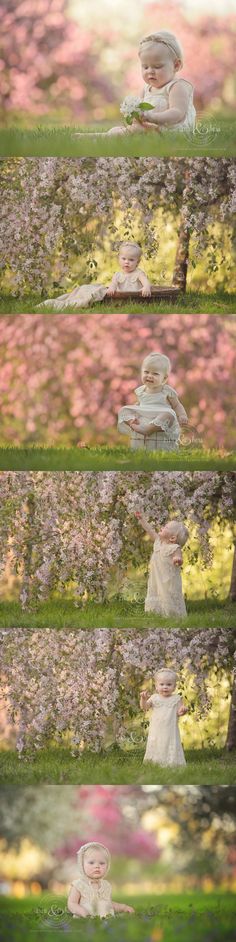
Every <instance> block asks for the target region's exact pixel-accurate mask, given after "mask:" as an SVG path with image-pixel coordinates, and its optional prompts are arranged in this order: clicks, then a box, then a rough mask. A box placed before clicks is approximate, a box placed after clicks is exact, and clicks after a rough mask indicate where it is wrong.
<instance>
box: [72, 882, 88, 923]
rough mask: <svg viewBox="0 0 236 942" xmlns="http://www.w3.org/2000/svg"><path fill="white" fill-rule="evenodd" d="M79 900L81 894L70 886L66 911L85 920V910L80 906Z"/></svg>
mask: <svg viewBox="0 0 236 942" xmlns="http://www.w3.org/2000/svg"><path fill="white" fill-rule="evenodd" d="M80 899H81V893H80V892H79V890H77V889H76V887H75V886H71V888H70V892H69V896H68V900H67V907H68V910H69V912H70V913H72V914H73V916H83V918H85V917H86V916H87V915H88V913H87V912H86V909H84V907H83V906H81V905H80Z"/></svg>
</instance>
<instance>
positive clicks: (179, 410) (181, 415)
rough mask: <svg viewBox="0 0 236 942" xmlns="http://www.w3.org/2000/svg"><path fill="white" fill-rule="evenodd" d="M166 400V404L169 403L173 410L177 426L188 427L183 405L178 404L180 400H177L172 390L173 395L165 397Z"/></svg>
mask: <svg viewBox="0 0 236 942" xmlns="http://www.w3.org/2000/svg"><path fill="white" fill-rule="evenodd" d="M167 399H168V402H169V403H170V406H171V408H172V409H174V412H175V414H176V417H177V419H178V422H179V424H180V425H188V416H187V412H185V408H184V406H183V403H182V402H180V399H178V396H177V393H174V390H173V395H172V394H170V395H169V396H167Z"/></svg>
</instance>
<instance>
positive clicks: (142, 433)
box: [118, 353, 188, 451]
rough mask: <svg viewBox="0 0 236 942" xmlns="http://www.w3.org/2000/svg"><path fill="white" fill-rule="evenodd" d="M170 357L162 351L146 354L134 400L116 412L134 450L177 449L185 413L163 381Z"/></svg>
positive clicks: (121, 430) (186, 419) (119, 423)
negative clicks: (129, 436) (140, 383)
mask: <svg viewBox="0 0 236 942" xmlns="http://www.w3.org/2000/svg"><path fill="white" fill-rule="evenodd" d="M170 369H171V364H170V360H169V358H168V357H166V356H164V354H162V353H149V355H148V356H147V357H145V359H144V360H143V363H142V370H141V376H142V382H143V385H142V386H138V387H137V389H135V395H136V398H137V403H136V404H135V405H133V406H132V405H131V406H123V408H122V409H120V411H119V414H118V430H119V432H121V433H122V434H125V435H131V439H130V447H131V448H132V449H133V450H136V449H139V448H145V449H146V451H155V450H157V451H177V450H178V447H179V437H180V427H181V426H186V425H187V424H188V416H187V414H186V412H185V409H184V407H183V405H182V403H181V402H180V401H179V399H178V396H177V393H176V391H175V389H173V388H172V386H169V385H168V384H167V382H166V380H167V378H168V375H169V372H170Z"/></svg>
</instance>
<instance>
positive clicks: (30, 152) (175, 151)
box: [0, 115, 236, 157]
mask: <svg viewBox="0 0 236 942" xmlns="http://www.w3.org/2000/svg"><path fill="white" fill-rule="evenodd" d="M120 123H121V120H120V118H118V120H115V121H114V122H113V123H112V122H109V124H108V125H106V124H104V125H95V124H94V125H91V126H90V127H89V128H88V127H84V126H82V125H75V126H74V127H73V126H72V125H69V126H64V127H61V128H58V127H51V128H50V127H44V126H40V125H39V127H37V128H35V129H30V130H28V129H25V130H21V129H19V128H17V127H14V126H13V127H10V128H8V129H3V128H2V129H1V132H0V154H1V157H48V156H49V157H172V156H173V157H202V156H206V157H234V156H235V146H236V127H235V122H234V120H233V116H232V117H231V116H228V117H226V118H223V117H222V116H220V115H215V116H213V117H208V118H207V117H206V118H205V119H204V118H203V119H202V118H201V119H199V121H198V131H197V133H195V135H193V136H191V137H189V136H188V135H186V134H180V133H177V134H176V133H174V132H171V134H170V132H166V131H165V132H162V134H154V133H153V132H150V133H149V132H146V133H145V134H144V133H143V132H142V133H141V134H139V133H137V134H132V135H128V134H127V136H124V137H120V136H116V137H97V138H96V137H94V133H96V131H98V132H101V131H104V130H107V128H109V127H112V124H113V126H114V125H117V124H120ZM215 129H216V131H215ZM77 132H80V133H81V132H82V136H81V137H77V138H76V137H74V135H75V134H76V133H77ZM91 132H93V133H91Z"/></svg>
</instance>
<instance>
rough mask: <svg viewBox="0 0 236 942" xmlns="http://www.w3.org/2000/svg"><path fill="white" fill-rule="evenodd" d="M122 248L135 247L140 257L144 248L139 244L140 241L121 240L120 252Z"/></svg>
mask: <svg viewBox="0 0 236 942" xmlns="http://www.w3.org/2000/svg"><path fill="white" fill-rule="evenodd" d="M122 248H127V249H135V251H136V253H137V255H138V257H139V258H141V255H142V249H141V247H140V245H139V244H138V242H121V243H120V246H119V254H120V251H121V249H122Z"/></svg>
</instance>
